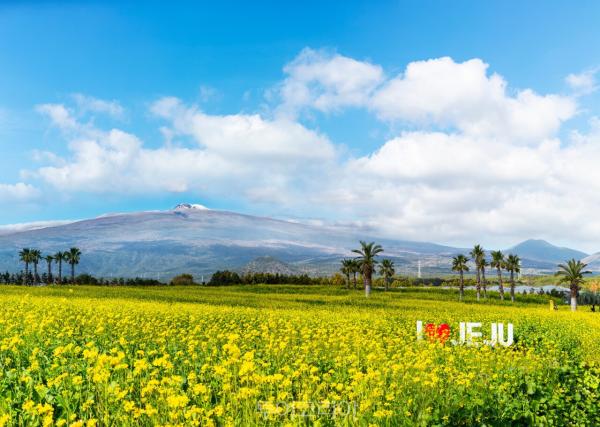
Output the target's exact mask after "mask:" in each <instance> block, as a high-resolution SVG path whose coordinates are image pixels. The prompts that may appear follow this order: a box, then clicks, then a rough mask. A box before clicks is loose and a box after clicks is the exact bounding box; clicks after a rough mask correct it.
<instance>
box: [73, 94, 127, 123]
mask: <svg viewBox="0 0 600 427" xmlns="http://www.w3.org/2000/svg"><path fill="white" fill-rule="evenodd" d="M73 99H74V100H75V103H76V104H77V107H78V109H79V111H80V113H81V114H85V113H103V114H108V115H109V116H112V117H114V118H121V117H123V114H124V113H125V109H124V108H123V107H122V106H121V104H119V102H118V101H115V100H112V101H106V100H104V99H99V98H94V97H93V96H88V95H84V94H81V93H75V94H73Z"/></svg>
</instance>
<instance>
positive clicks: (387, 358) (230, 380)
mask: <svg viewBox="0 0 600 427" xmlns="http://www.w3.org/2000/svg"><path fill="white" fill-rule="evenodd" d="M455 300H456V295H455V291H442V290H440V291H428V290H405V291H394V292H376V293H374V294H373V295H372V296H371V298H369V299H366V298H364V296H363V294H362V293H361V292H358V291H347V290H343V289H333V288H325V287H293V286H270V287H269V286H252V287H250V286H248V287H230V288H212V289H211V288H199V287H198V288H196V287H194V288H172V287H157V288H136V289H134V288H116V287H115V288H109V287H83V286H82V287H71V288H69V287H66V286H65V287H62V288H61V287H56V286H54V287H44V288H26V287H12V286H4V287H1V288H0V304H1V307H2V310H1V311H0V364H1V366H2V370H1V372H0V425H44V426H53V425H55V426H61V425H62V426H67V425H70V426H94V425H115V426H121V425H131V426H144V425H202V426H211V425H219V426H220V425H224V426H225V425H243V426H246V425H324V426H326V425H347V426H350V425H359V426H369V425H376V426H379V425H389V426H397V425H473V424H487V425H509V424H513V425H531V424H539V425H599V424H600V409H599V404H598V402H600V389H599V382H600V365H599V362H600V314H598V313H591V312H589V310H588V311H583V310H582V311H580V312H577V313H571V312H569V311H568V310H567V308H566V307H560V309H559V310H558V311H550V310H549V309H548V302H547V300H545V299H543V298H542V297H537V296H529V297H521V299H520V300H519V301H518V302H517V303H515V304H511V303H503V304H500V303H499V301H495V300H494V301H486V302H481V303H476V302H475V301H473V299H472V296H469V297H468V298H467V301H466V302H464V303H459V302H457V301H455ZM417 320H422V321H423V322H435V323H442V322H447V323H448V324H449V325H450V326H451V328H452V334H453V335H454V334H457V333H458V332H457V331H458V324H459V322H461V321H472V322H482V324H483V328H482V330H483V331H484V333H485V331H486V329H487V330H489V325H490V323H492V322H512V323H513V324H514V328H515V329H514V336H515V344H514V345H513V346H511V347H507V348H504V347H493V348H492V347H489V346H485V345H482V346H461V345H451V344H450V343H446V345H442V344H440V343H430V342H428V341H427V340H422V341H417V340H416V337H415V322H416V321H417Z"/></svg>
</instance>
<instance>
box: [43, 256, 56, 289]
mask: <svg viewBox="0 0 600 427" xmlns="http://www.w3.org/2000/svg"><path fill="white" fill-rule="evenodd" d="M44 260H45V261H46V264H47V266H48V283H50V282H52V261H54V257H53V256H52V255H46V256H45V257H44Z"/></svg>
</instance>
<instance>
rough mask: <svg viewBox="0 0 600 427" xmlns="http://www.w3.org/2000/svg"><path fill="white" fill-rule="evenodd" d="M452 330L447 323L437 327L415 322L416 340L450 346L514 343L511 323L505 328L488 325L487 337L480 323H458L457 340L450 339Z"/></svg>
mask: <svg viewBox="0 0 600 427" xmlns="http://www.w3.org/2000/svg"><path fill="white" fill-rule="evenodd" d="M505 335H506V336H505ZM451 337H452V328H451V327H450V325H448V324H447V323H441V324H439V325H437V324H435V323H426V324H425V325H423V322H422V321H421V320H417V339H418V340H423V339H425V338H427V339H428V340H429V341H432V342H435V341H439V342H441V343H442V344H445V343H446V342H450V343H451V344H454V345H457V344H465V345H479V344H484V345H489V346H492V347H493V346H496V345H501V346H504V347H509V346H511V345H513V343H514V328H513V324H512V323H508V324H507V325H506V328H505V327H504V323H492V324H491V325H490V331H489V335H486V336H484V335H483V331H482V325H481V323H480V322H460V323H459V327H458V340H456V339H451Z"/></svg>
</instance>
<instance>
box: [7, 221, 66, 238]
mask: <svg viewBox="0 0 600 427" xmlns="http://www.w3.org/2000/svg"><path fill="white" fill-rule="evenodd" d="M73 222H75V221H70V220H64V221H60V220H58V221H34V222H22V223H18V224H6V225H0V235H5V234H12V233H20V232H22V231H30V230H39V229H41V228H48V227H56V226H59V225H66V224H71V223H73Z"/></svg>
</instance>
